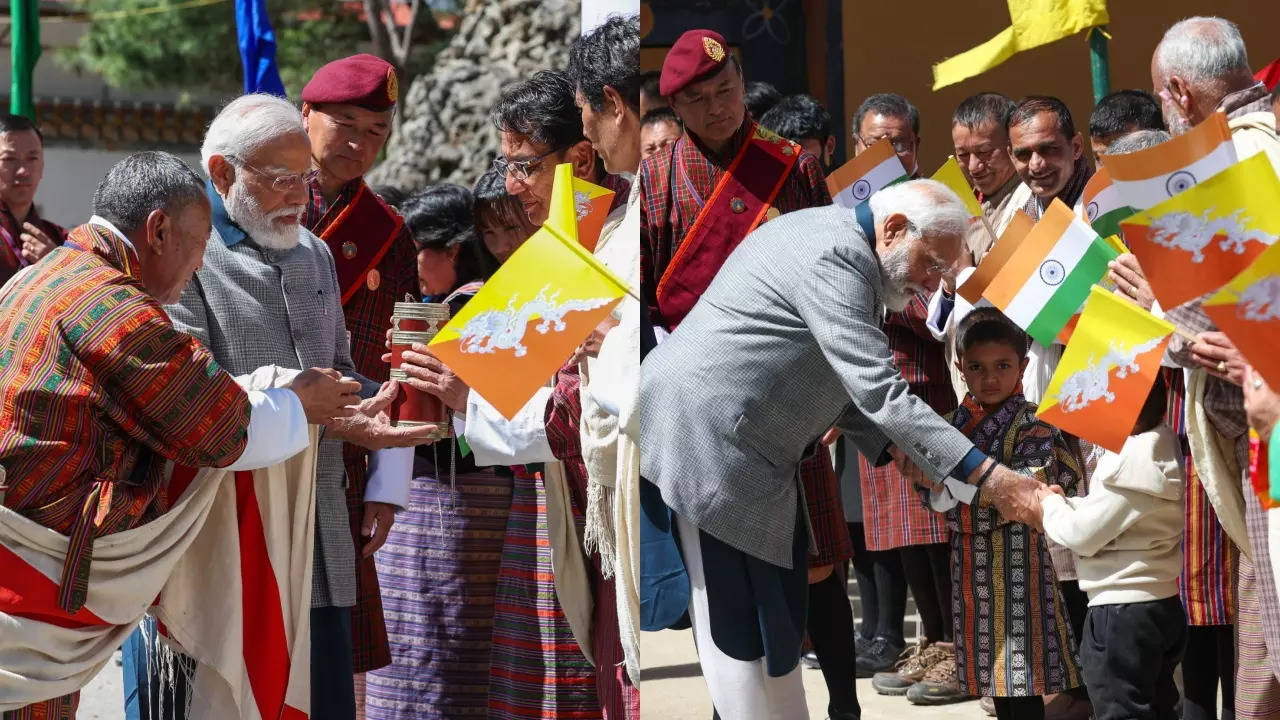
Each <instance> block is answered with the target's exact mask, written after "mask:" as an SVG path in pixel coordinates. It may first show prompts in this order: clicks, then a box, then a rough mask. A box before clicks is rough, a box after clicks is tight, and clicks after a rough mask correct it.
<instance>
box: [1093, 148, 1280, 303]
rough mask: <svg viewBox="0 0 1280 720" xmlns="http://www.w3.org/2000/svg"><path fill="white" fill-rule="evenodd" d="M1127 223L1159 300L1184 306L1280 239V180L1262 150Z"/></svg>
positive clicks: (1126, 233) (1130, 242)
mask: <svg viewBox="0 0 1280 720" xmlns="http://www.w3.org/2000/svg"><path fill="white" fill-rule="evenodd" d="M1107 162H1108V167H1109V166H1110V162H1111V161H1110V159H1108V161H1107ZM1120 227H1121V228H1122V229H1123V231H1124V238H1125V241H1126V242H1127V243H1128V245H1129V249H1130V250H1132V251H1133V254H1134V255H1136V256H1137V257H1138V262H1139V263H1141V264H1142V272H1143V274H1144V275H1146V276H1147V279H1148V281H1149V282H1150V283H1151V290H1152V292H1154V293H1155V296H1156V299H1157V300H1159V301H1160V304H1161V305H1162V306H1163V307H1166V308H1173V307H1177V306H1178V305H1181V304H1182V303H1185V302H1187V301H1188V300H1194V299H1195V298H1198V297H1200V296H1201V295H1203V294H1205V293H1207V292H1211V291H1213V290H1216V289H1218V288H1220V287H1221V286H1222V285H1223V284H1224V283H1226V282H1227V281H1228V280H1230V279H1231V278H1233V277H1235V276H1236V274H1238V273H1239V272H1240V271H1241V270H1243V269H1244V268H1246V267H1248V266H1249V263H1251V262H1253V260H1254V258H1256V257H1258V256H1259V255H1260V254H1262V251H1263V250H1265V249H1266V248H1267V247H1268V246H1269V245H1271V244H1272V243H1274V242H1275V241H1276V238H1277V237H1278V236H1280V179H1277V178H1276V174H1275V171H1274V170H1272V168H1271V162H1270V161H1269V160H1268V159H1267V156H1266V153H1258V154H1257V155H1254V156H1252V157H1250V158H1247V159H1245V160H1243V161H1241V162H1238V163H1236V164H1235V165H1232V166H1231V167H1229V168H1227V169H1226V170H1223V171H1222V172H1220V173H1218V174H1217V175H1214V176H1213V177H1210V178H1209V179H1207V180H1204V181H1202V182H1200V183H1198V184H1196V185H1194V186H1192V187H1191V189H1189V190H1187V191H1185V192H1182V193H1179V194H1177V195H1174V196H1173V197H1171V198H1169V199H1168V200H1165V201H1164V202H1162V203H1160V204H1159V205H1156V206H1154V207H1152V208H1151V209H1149V210H1146V211H1144V212H1141V213H1138V214H1137V215H1134V216H1133V217H1131V218H1129V219H1128V220H1125V221H1124V222H1122V223H1120Z"/></svg>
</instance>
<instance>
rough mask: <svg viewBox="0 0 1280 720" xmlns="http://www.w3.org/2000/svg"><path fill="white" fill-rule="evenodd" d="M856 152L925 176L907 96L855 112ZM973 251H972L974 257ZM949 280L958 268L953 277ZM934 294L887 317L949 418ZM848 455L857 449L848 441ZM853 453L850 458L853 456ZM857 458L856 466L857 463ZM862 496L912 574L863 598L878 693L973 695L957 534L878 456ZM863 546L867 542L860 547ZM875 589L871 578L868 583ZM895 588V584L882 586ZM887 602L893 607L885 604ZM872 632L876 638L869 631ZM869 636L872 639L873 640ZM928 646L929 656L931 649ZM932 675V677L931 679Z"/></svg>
mask: <svg viewBox="0 0 1280 720" xmlns="http://www.w3.org/2000/svg"><path fill="white" fill-rule="evenodd" d="M853 127H854V155H855V156H856V155H861V154H862V153H864V152H866V151H867V150H868V149H869V148H870V147H871V146H872V145H874V144H875V143H877V142H879V141H880V140H887V141H888V142H889V143H891V144H892V145H893V150H894V152H895V153H896V154H897V156H898V160H899V161H901V162H902V167H903V168H904V169H906V171H907V174H908V175H909V176H910V177H912V178H916V177H919V175H920V165H919V160H918V158H917V152H918V151H919V149H920V111H919V110H917V109H916V107H915V105H913V104H911V102H910V101H908V100H907V99H906V98H905V97H903V96H901V95H897V94H895V93H878V94H875V95H872V96H870V97H868V98H867V99H866V100H863V101H862V104H861V105H859V106H858V109H857V110H856V111H855V112H854V114H853ZM964 254H966V253H962V255H964ZM945 274H949V272H947V273H945ZM928 303H929V294H927V293H924V292H916V293H912V294H911V296H910V298H909V299H908V300H907V302H906V303H905V304H904V306H903V307H900V308H897V309H895V310H893V311H890V312H888V313H886V314H885V316H884V321H883V322H882V323H881V328H882V329H883V331H884V333H885V336H886V337H887V338H888V341H889V349H890V350H891V351H892V353H893V361H894V366H895V367H897V368H898V370H899V374H900V375H901V376H902V378H903V379H904V380H906V381H907V386H908V388H909V389H910V392H911V394H912V395H914V396H915V397H917V398H920V399H921V400H923V401H924V402H925V403H927V404H928V405H929V407H931V408H933V410H934V411H935V412H937V413H938V414H939V415H944V414H946V413H947V412H950V411H951V410H954V409H955V407H956V397H955V392H954V390H953V389H952V387H951V373H950V371H949V370H948V369H947V363H946V357H945V354H944V352H943V346H942V344H941V343H939V342H938V341H937V340H936V339H935V338H934V337H933V335H932V333H930V332H929V329H928V327H927V325H926V319H927V318H928ZM845 445H846V450H847V451H852V450H854V448H853V446H852V444H851V443H849V442H848V441H847V440H846V441H845ZM851 455H852V452H847V453H846V456H847V457H848V456H851ZM850 462H855V461H853V460H850ZM856 462H857V463H858V476H859V478H860V481H861V490H862V518H863V523H862V529H863V541H864V543H865V548H866V550H867V551H868V552H870V553H875V561H876V562H882V563H888V564H893V563H895V562H897V563H898V564H900V565H901V568H902V574H901V575H899V574H897V573H894V572H882V573H877V574H875V575H874V578H868V580H872V579H874V587H868V588H867V589H868V590H869V592H868V593H867V595H865V596H863V602H864V603H866V606H867V607H870V608H874V610H875V616H876V617H877V619H878V621H879V622H877V627H876V628H875V630H874V637H872V638H871V642H864V643H861V649H860V652H859V653H858V657H857V670H858V676H859V677H873V678H874V680H873V683H872V684H873V686H874V687H875V688H876V690H877V692H882V693H886V692H887V693H893V694H901V693H903V692H904V691H905V692H907V693H908V695H907V697H908V699H909V700H911V701H912V702H918V703H922V704H923V703H927V704H943V703H947V702H955V701H957V700H962V699H965V697H966V695H965V694H964V693H961V692H958V690H956V689H955V688H954V687H948V686H947V684H946V683H947V681H948V680H951V681H952V682H951V685H953V686H954V681H953V679H954V677H955V667H956V665H955V649H954V645H953V643H952V628H951V575H950V564H949V563H950V555H949V553H950V550H949V548H948V545H947V540H948V537H949V535H948V533H947V528H946V524H945V522H944V518H943V516H942V515H940V514H938V513H936V512H933V511H932V510H930V509H928V508H926V507H925V506H924V505H922V504H921V503H920V501H919V499H918V497H917V496H916V492H915V489H914V487H913V486H912V485H911V482H910V481H909V480H907V478H906V477H905V476H904V475H903V474H902V472H901V471H900V470H899V469H898V468H897V467H895V466H893V465H879V466H877V465H876V458H874V457H872V458H867V457H864V456H861V455H859V456H857V460H856ZM860 546H861V545H860ZM863 584H867V585H871V584H872V583H871V582H867V583H860V584H859V590H860V592H861V589H862V585H863ZM882 584H887V585H889V587H881V585H882ZM907 588H910V589H911V594H912V596H913V597H914V598H915V601H916V607H917V609H918V610H919V613H920V620H921V625H922V630H923V632H922V637H921V640H920V644H919V646H918V647H917V648H916V649H915V653H914V654H913V656H912V662H910V663H908V664H907V665H905V666H904V669H905V670H906V671H907V672H904V673H894V672H892V671H893V668H894V665H895V663H896V662H897V660H898V659H899V656H900V655H901V653H902V652H903V649H904V647H905V641H904V639H903V633H902V617H903V615H904V613H905V612H906V589H907ZM881 599H883V601H881ZM867 634H870V633H867ZM863 637H864V638H866V634H864V636H863ZM926 650H928V652H925V651H926ZM928 672H932V675H927V674H926V673H928ZM921 679H926V680H935V681H937V683H938V684H937V686H936V687H933V688H932V692H929V693H928V694H927V695H920V696H919V697H916V695H918V694H919V692H918V691H917V692H915V693H913V692H912V691H911V688H910V686H912V685H913V684H914V683H915V681H917V680H921Z"/></svg>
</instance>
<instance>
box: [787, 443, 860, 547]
mask: <svg viewBox="0 0 1280 720" xmlns="http://www.w3.org/2000/svg"><path fill="white" fill-rule="evenodd" d="M796 475H797V477H798V479H799V482H800V485H801V488H802V489H803V490H804V500H805V507H806V509H807V510H808V513H809V527H810V528H811V529H812V530H813V543H814V545H815V547H816V549H817V552H816V554H815V553H812V552H811V553H810V554H809V567H811V568H820V567H826V566H827V565H841V564H843V563H844V561H845V560H848V559H849V558H851V557H853V540H851V539H849V525H848V524H847V523H845V521H844V503H842V502H841V499H840V480H839V479H838V478H837V477H836V472H835V469H833V468H832V467H831V453H829V452H827V449H826V448H825V447H820V448H818V449H817V451H816V452H814V453H813V455H811V456H809V457H807V458H805V459H804V460H801V461H800V464H799V465H798V466H796Z"/></svg>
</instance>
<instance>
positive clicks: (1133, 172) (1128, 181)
mask: <svg viewBox="0 0 1280 720" xmlns="http://www.w3.org/2000/svg"><path fill="white" fill-rule="evenodd" d="M1235 162H1236V146H1235V145H1234V144H1233V143H1232V142H1231V129H1230V128H1229V127H1228V126H1227V116H1226V115H1224V114H1222V113H1221V112H1216V113H1214V114H1212V115H1210V116H1209V117H1208V118H1207V119H1205V120H1204V122H1201V123H1200V124H1199V125H1197V126H1195V127H1194V128H1192V129H1191V130H1190V131H1189V132H1187V133H1184V134H1182V135H1179V136H1178V137H1175V138H1174V139H1172V140H1169V141H1168V142H1163V143H1160V144H1159V145H1156V146H1155V147H1150V148H1147V149H1146V150H1138V151H1136V152H1131V153H1121V154H1119V155H1108V156H1107V164H1106V171H1107V174H1108V175H1110V176H1111V188H1112V198H1111V199H1110V201H1109V204H1113V205H1122V206H1127V207H1130V208H1133V211H1134V212H1138V211H1139V210H1146V209H1147V208H1150V207H1153V206H1155V205H1159V204H1160V203H1162V202H1164V201H1165V200H1168V199H1169V198H1171V197H1173V196H1174V195H1177V194H1178V193H1180V192H1186V191H1187V190H1190V189H1191V188H1192V187H1193V186H1194V185H1196V183H1201V182H1204V181H1205V180H1208V179H1209V178H1211V177H1213V176H1214V175H1217V174H1218V173H1220V172H1222V171H1223V170H1226V169H1227V168H1229V167H1231V166H1232V165H1234V164H1235ZM1086 192H1087V190H1086ZM1122 219H1123V218H1117V220H1122ZM1102 231H1103V232H1105V229H1103V230H1102Z"/></svg>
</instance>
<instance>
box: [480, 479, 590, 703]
mask: <svg viewBox="0 0 1280 720" xmlns="http://www.w3.org/2000/svg"><path fill="white" fill-rule="evenodd" d="M515 470H516V475H515V480H514V484H513V487H512V492H511V512H510V516H509V517H508V519H507V531H506V542H505V543H504V544H503V548H502V563H501V568H500V569H499V571H498V587H497V593H496V595H495V600H494V608H493V652H492V654H491V656H490V661H489V714H488V717H489V718H490V720H530V719H531V718H541V719H545V720H557V719H560V718H564V719H569V718H575V719H576V718H598V717H600V700H599V699H598V695H597V693H596V669H595V667H594V666H592V664H591V663H589V662H588V661H587V658H586V656H584V655H583V654H582V650H581V649H579V647H578V641H577V640H575V639H574V637H573V631H572V630H571V629H570V627H569V622H568V620H566V619H565V616H564V611H563V610H561V609H560V603H559V601H557V600H556V586H555V579H554V578H553V577H552V576H551V572H550V568H551V542H550V539H549V534H548V532H547V494H546V489H545V488H544V487H543V484H542V477H541V475H540V474H538V473H533V472H530V470H531V469H526V468H515ZM575 516H576V517H575V519H576V520H577V527H578V532H582V529H583V522H582V515H581V513H580V512H576V513H575Z"/></svg>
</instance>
